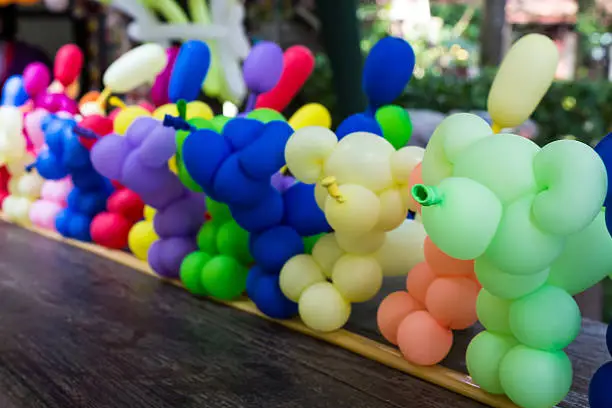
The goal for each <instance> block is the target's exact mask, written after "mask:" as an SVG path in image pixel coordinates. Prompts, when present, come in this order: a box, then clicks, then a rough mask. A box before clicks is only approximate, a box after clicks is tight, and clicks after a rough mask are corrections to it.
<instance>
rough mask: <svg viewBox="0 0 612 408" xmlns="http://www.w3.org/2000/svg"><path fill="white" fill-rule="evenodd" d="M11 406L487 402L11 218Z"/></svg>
mask: <svg viewBox="0 0 612 408" xmlns="http://www.w3.org/2000/svg"><path fill="white" fill-rule="evenodd" d="M0 248H1V250H0V251H1V252H2V256H1V257H0V309H1V310H2V313H0V327H2V330H1V331H0V406H2V407H3V408H11V407H58V408H72V407H85V406H87V407H112V408H121V407H130V408H137V407H147V408H158V407H160V408H161V407H208V408H214V407H224V408H228V407H266V408H276V407H279V408H280V407H283V408H293V407H295V408H298V407H312V408H316V407H321V408H327V407H329V408H332V407H333V408H345V407H346V408H373V407H381V408H387V407H388V408H398V407H403V406H406V404H407V401H410V402H411V403H414V404H415V406H419V407H422V408H443V407H457V408H481V407H484V406H485V405H483V404H481V403H478V402H475V401H473V400H471V399H469V398H466V397H463V396H460V395H457V394H455V393H452V392H450V391H447V390H444V389H441V388H438V387H436V386H435V385H433V384H430V383H428V382H425V381H422V380H419V379H416V378H413V377H410V376H406V375H405V374H404V373H402V372H400V371H397V370H394V369H391V368H389V367H386V366H384V365H381V364H379V363H377V362H375V361H372V360H368V359H365V358H363V357H360V356H357V355H355V354H354V353H351V352H349V351H346V350H343V349H342V348H338V347H332V346H330V345H327V344H325V343H323V342H320V341H318V340H316V339H314V338H312V337H309V336H303V335H301V334H299V333H296V332H295V331H292V330H288V329H287V328H284V327H282V326H279V325H277V324H275V323H273V322H271V321H268V320H265V319H260V318H258V317H255V316H252V315H250V314H247V313H242V312H239V311H236V310H234V309H232V308H229V307H226V306H224V305H221V304H218V303H215V302H209V301H201V300H199V299H196V298H194V297H192V296H190V295H189V294H187V293H186V292H185V291H183V290H180V289H179V288H176V287H173V286H171V285H164V284H162V283H161V282H160V281H159V280H157V279H152V278H150V277H149V276H146V275H144V274H141V273H134V271H133V270H131V269H130V268H129V267H126V266H124V265H121V264H118V263H116V262H113V261H111V260H108V259H105V258H103V257H100V256H97V255H95V254H92V253H91V252H87V251H82V250H80V249H77V248H75V247H73V246H69V245H65V244H62V243H59V242H55V241H52V240H49V239H46V238H43V237H41V236H39V235H36V234H33V233H31V232H28V231H25V230H23V229H20V228H18V227H15V226H10V225H7V224H5V223H0Z"/></svg>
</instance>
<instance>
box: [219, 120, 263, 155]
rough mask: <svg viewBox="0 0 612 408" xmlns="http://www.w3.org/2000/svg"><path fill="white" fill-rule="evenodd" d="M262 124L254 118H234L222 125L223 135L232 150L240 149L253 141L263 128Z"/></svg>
mask: <svg viewBox="0 0 612 408" xmlns="http://www.w3.org/2000/svg"><path fill="white" fill-rule="evenodd" d="M264 126H265V125H264V124H263V123H261V122H260V121H258V120H255V119H248V118H235V119H232V120H230V121H228V122H227V123H226V125H225V126H224V127H223V136H225V138H226V139H227V141H228V142H229V143H230V145H231V146H232V149H233V150H234V151H236V150H242V149H244V148H245V147H247V146H248V145H250V144H251V143H253V142H254V141H255V139H257V138H258V137H259V135H260V134H261V132H262V131H263V129H264Z"/></svg>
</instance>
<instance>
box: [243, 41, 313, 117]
mask: <svg viewBox="0 0 612 408" xmlns="http://www.w3.org/2000/svg"><path fill="white" fill-rule="evenodd" d="M283 65H284V67H283V73H282V75H281V78H280V80H279V81H278V83H277V84H276V86H275V87H274V88H272V90H270V91H269V92H266V93H264V94H261V95H260V96H259V98H257V104H256V105H255V107H256V108H268V109H273V110H275V111H277V112H281V111H283V110H284V109H285V108H286V107H287V106H288V105H289V103H290V102H291V100H292V99H293V98H294V97H295V95H297V93H298V92H299V91H300V89H302V87H303V86H304V84H305V83H306V81H307V80H308V78H309V77H310V75H311V74H312V71H313V70H314V66H315V59H314V56H313V55H312V53H311V52H310V50H309V49H308V48H306V47H303V46H301V45H296V46H293V47H289V48H287V51H285V55H284V58H283Z"/></svg>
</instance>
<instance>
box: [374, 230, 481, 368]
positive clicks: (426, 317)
mask: <svg viewBox="0 0 612 408" xmlns="http://www.w3.org/2000/svg"><path fill="white" fill-rule="evenodd" d="M424 248H425V262H421V263H419V264H417V265H416V266H415V267H414V268H413V269H412V270H411V271H410V273H409V274H408V279H407V282H406V288H407V290H408V292H403V291H400V292H395V293H392V294H390V295H389V296H387V297H386V298H385V299H384V300H383V302H382V303H381V305H380V307H379V309H378V315H377V320H378V326H379V328H380V330H381V332H382V334H383V336H384V337H385V338H386V339H387V340H388V341H389V342H391V343H393V344H396V345H398V346H399V348H400V350H401V352H402V354H403V355H404V357H405V358H406V359H407V360H408V361H410V362H412V363H415V364H419V365H423V366H429V365H434V364H437V363H439V362H440V361H442V360H443V359H444V358H445V357H446V356H447V355H448V353H449V351H450V349H451V347H452V344H453V332H452V330H463V329H466V328H468V327H470V326H471V325H473V324H474V323H475V322H476V320H477V318H476V298H477V296H478V291H479V290H480V285H479V284H478V281H477V280H476V276H475V274H474V264H473V262H470V261H460V260H457V259H454V258H451V257H449V256H448V255H446V254H444V253H443V252H442V251H440V250H439V249H438V248H437V247H436V246H435V245H434V244H433V243H432V242H431V240H430V239H429V238H426V239H425V244H424Z"/></svg>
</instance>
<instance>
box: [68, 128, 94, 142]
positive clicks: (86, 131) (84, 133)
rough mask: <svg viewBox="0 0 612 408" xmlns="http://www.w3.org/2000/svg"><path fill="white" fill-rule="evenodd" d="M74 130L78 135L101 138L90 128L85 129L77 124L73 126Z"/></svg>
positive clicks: (92, 138) (86, 137)
mask: <svg viewBox="0 0 612 408" xmlns="http://www.w3.org/2000/svg"><path fill="white" fill-rule="evenodd" d="M73 132H74V133H75V134H76V135H78V136H81V137H84V138H85V139H91V140H97V139H100V136H99V135H98V134H97V133H96V132H94V131H93V130H90V129H85V128H84V127H80V126H75V127H74V128H73Z"/></svg>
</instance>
